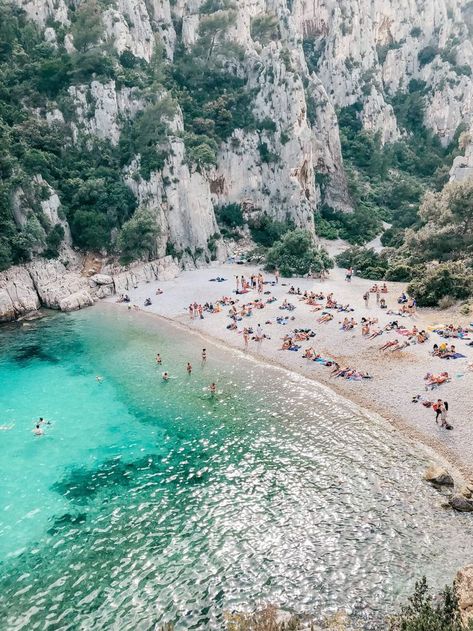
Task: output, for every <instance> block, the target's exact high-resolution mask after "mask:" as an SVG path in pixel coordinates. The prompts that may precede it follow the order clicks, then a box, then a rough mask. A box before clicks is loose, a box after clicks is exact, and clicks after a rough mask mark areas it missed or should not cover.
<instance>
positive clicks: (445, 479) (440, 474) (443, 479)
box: [424, 465, 453, 486]
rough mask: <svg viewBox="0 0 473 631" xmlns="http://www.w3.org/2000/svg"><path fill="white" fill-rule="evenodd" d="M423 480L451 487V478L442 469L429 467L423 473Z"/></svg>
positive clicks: (434, 466)
mask: <svg viewBox="0 0 473 631" xmlns="http://www.w3.org/2000/svg"><path fill="white" fill-rule="evenodd" d="M424 479H425V480H427V482H430V483H431V484H437V485H439V486H453V478H452V476H451V475H450V473H449V472H448V471H447V470H446V469H444V468H443V467H439V466H437V465H431V466H430V467H428V469H427V470H426V472H425V473H424Z"/></svg>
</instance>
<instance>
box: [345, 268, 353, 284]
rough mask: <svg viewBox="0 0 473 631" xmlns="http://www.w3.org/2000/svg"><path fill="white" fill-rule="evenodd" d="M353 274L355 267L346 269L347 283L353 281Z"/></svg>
mask: <svg viewBox="0 0 473 631" xmlns="http://www.w3.org/2000/svg"><path fill="white" fill-rule="evenodd" d="M352 276H353V268H352V267H349V268H348V269H347V271H346V274H345V280H346V281H347V283H351V277H352Z"/></svg>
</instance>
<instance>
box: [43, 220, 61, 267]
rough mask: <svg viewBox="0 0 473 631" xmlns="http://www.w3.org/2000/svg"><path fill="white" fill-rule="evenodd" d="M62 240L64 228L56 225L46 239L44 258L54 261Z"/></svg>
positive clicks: (58, 224)
mask: <svg viewBox="0 0 473 631" xmlns="http://www.w3.org/2000/svg"><path fill="white" fill-rule="evenodd" d="M63 239H64V228H63V227H62V226H61V224H60V223H57V224H56V225H55V226H53V228H52V229H51V231H50V232H49V234H48V235H47V237H46V250H45V251H44V253H43V254H44V256H45V257H46V258H49V259H55V258H57V257H58V256H59V248H60V246H61V243H62V240H63Z"/></svg>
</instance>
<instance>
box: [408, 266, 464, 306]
mask: <svg viewBox="0 0 473 631" xmlns="http://www.w3.org/2000/svg"><path fill="white" fill-rule="evenodd" d="M407 290H408V292H409V294H411V295H412V296H414V297H415V299H416V300H417V303H418V305H419V306H421V307H435V306H436V305H438V304H439V301H440V300H441V299H442V298H444V297H445V296H450V297H451V298H453V299H455V300H464V299H466V298H468V297H470V296H471V295H472V294H473V275H472V273H471V269H468V268H466V267H465V265H464V264H463V263H461V262H457V263H452V262H448V263H439V264H437V265H435V264H434V265H430V266H420V267H418V268H416V269H415V270H414V273H413V278H412V281H411V282H410V284H409V286H408V288H407Z"/></svg>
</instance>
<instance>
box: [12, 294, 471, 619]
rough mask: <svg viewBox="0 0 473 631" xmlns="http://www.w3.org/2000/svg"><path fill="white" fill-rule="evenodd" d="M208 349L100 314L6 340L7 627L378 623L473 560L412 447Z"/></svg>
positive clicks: (459, 523) (467, 538) (125, 317)
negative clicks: (301, 618) (281, 614)
mask: <svg viewBox="0 0 473 631" xmlns="http://www.w3.org/2000/svg"><path fill="white" fill-rule="evenodd" d="M205 345H206V347H207V350H208V356H209V359H208V361H207V363H206V364H205V365H204V366H202V364H201V362H200V351H201V348H202V346H203V342H202V340H201V339H200V338H198V337H196V336H191V335H189V334H187V333H183V332H182V331H180V330H178V329H175V328H171V327H170V326H169V325H167V324H165V323H162V322H161V321H158V320H157V319H155V318H152V317H146V316H144V315H137V314H133V315H129V314H128V312H126V311H125V310H123V311H121V310H117V309H116V308H115V307H113V306H107V305H101V306H100V307H97V308H94V309H91V310H87V311H84V312H79V313H76V314H72V315H55V316H53V317H51V318H48V319H47V320H43V321H40V322H36V323H31V324H29V325H27V326H23V327H16V326H15V327H8V328H4V329H2V330H1V331H0V413H1V418H0V425H13V428H12V429H11V430H9V431H1V432H0V559H1V564H0V628H1V629H8V630H14V629H28V630H30V629H55V630H56V629H92V628H93V629H98V630H101V629H132V628H133V629H151V628H155V625H159V624H160V623H163V622H165V621H172V622H174V623H175V625H176V628H177V629H221V628H224V622H223V616H224V612H225V611H232V610H236V609H251V608H252V607H253V606H254V605H255V603H256V604H258V603H262V602H271V603H277V604H279V605H280V606H281V607H283V608H286V609H289V610H293V611H296V612H307V613H313V614H315V615H317V616H322V615H325V614H328V613H330V612H333V611H336V610H338V609H346V610H347V611H348V612H349V613H350V615H351V616H352V617H353V618H354V619H356V620H362V621H363V624H364V625H366V626H365V628H375V629H377V628H380V629H381V628H384V627H383V623H380V622H379V621H380V620H382V617H383V615H385V613H386V612H389V611H391V610H392V609H393V607H396V606H398V605H399V603H400V602H402V600H403V599H404V597H405V594H406V593H408V592H409V591H410V590H411V588H412V585H413V582H414V580H415V579H416V578H418V577H419V576H421V575H422V574H426V575H427V576H428V578H429V580H430V581H431V582H432V583H433V585H435V586H442V585H443V584H444V583H445V582H446V581H449V580H450V579H451V578H452V577H453V575H454V572H455V571H456V569H457V568H458V567H459V566H461V565H462V564H464V563H465V562H467V561H470V560H471V550H472V549H473V520H471V518H470V517H469V516H468V515H457V514H454V513H451V512H448V511H444V510H442V509H441V508H439V504H440V502H441V497H440V496H439V495H438V493H437V492H436V491H435V490H433V489H431V488H430V487H428V486H426V485H425V484H424V483H423V482H422V479H421V476H422V471H423V468H424V466H425V457H423V456H422V454H421V453H419V450H418V449H414V448H413V447H410V446H409V445H407V444H405V443H404V442H403V441H402V440H401V439H400V438H399V437H398V436H397V435H396V434H395V433H394V432H393V431H392V430H390V429H388V428H387V427H385V426H384V425H383V424H380V423H379V422H377V421H376V420H373V419H370V418H368V417H365V416H363V415H361V414H360V413H358V412H356V411H353V409H352V408H351V407H350V405H349V404H348V403H346V402H344V401H342V400H340V399H337V398H336V397H335V395H332V394H331V393H328V392H326V391H325V390H324V389H323V388H321V387H318V386H317V385H316V384H314V383H312V382H309V381H307V380H305V379H304V378H302V377H298V376H294V375H290V374H289V373H286V372H285V371H283V370H279V369H277V368H271V367H267V366H264V365H261V364H259V363H257V362H255V361H253V360H251V359H247V358H245V357H244V356H243V355H242V354H240V353H236V352H235V353H233V352H231V351H228V350H227V351H225V350H223V349H219V348H218V347H215V346H213V345H210V344H209V343H206V344H205ZM157 352H160V353H161V355H162V357H163V360H164V361H163V367H162V368H158V367H157V366H156V365H155V362H154V357H155V354H156V353H157ZM188 360H189V361H191V362H192V364H193V367H194V371H193V374H192V375H191V376H188V375H187V374H186V371H185V365H186V362H187V361H188ZM164 369H166V370H169V372H170V374H171V377H172V379H171V380H170V381H169V382H168V383H163V382H162V380H161V372H162V370H164ZM96 375H100V376H102V377H103V382H102V383H98V382H97V380H96ZM213 380H216V381H217V383H218V386H219V390H220V393H219V394H218V396H217V397H216V398H215V399H211V398H210V396H209V394H208V391H207V390H206V387H207V386H208V384H209V383H210V382H211V381H213ZM39 416H43V417H44V418H46V419H49V420H50V421H51V423H52V424H51V425H50V426H47V427H46V429H45V432H46V433H45V435H44V436H41V437H35V436H34V435H33V434H32V429H33V427H34V420H35V419H36V418H38V417H39Z"/></svg>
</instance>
